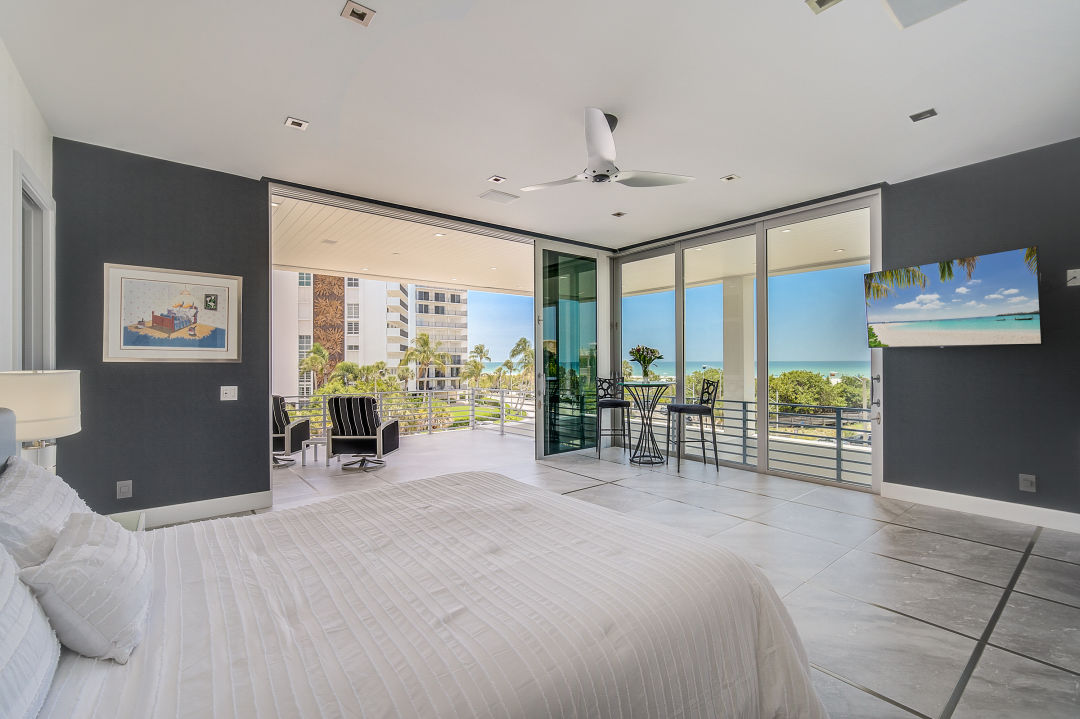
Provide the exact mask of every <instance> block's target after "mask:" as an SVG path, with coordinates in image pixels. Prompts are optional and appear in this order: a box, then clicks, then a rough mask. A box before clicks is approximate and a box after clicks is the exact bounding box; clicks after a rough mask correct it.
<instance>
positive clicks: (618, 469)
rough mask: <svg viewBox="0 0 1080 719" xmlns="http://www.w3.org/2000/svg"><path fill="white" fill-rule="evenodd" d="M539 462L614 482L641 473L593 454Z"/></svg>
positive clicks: (630, 466) (631, 467) (634, 468)
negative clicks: (585, 456) (571, 458)
mask: <svg viewBox="0 0 1080 719" xmlns="http://www.w3.org/2000/svg"><path fill="white" fill-rule="evenodd" d="M541 462H542V463H543V464H550V465H551V466H553V467H555V468H556V469H561V470H563V471H566V472H573V473H574V474H580V475H581V476H583V477H590V478H592V479H598V480H600V481H602V482H614V481H616V480H619V479H625V478H627V477H634V476H636V475H638V474H641V471H642V470H640V469H638V468H637V467H634V466H633V465H626V464H618V463H616V462H605V461H604V460H602V459H596V457H595V456H594V457H590V458H583V459H576V460H567V461H563V462H548V461H547V460H546V459H545V460H541Z"/></svg>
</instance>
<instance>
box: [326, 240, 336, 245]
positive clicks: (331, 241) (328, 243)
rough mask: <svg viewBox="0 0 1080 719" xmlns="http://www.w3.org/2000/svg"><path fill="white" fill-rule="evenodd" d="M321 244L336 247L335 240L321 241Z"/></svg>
mask: <svg viewBox="0 0 1080 719" xmlns="http://www.w3.org/2000/svg"><path fill="white" fill-rule="evenodd" d="M322 243H323V244H324V245H336V244H337V240H323V241H322Z"/></svg>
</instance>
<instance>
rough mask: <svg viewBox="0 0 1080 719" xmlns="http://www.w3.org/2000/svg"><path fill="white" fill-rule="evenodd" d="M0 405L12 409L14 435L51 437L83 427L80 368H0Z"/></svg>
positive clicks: (20, 437)
mask: <svg viewBox="0 0 1080 719" xmlns="http://www.w3.org/2000/svg"><path fill="white" fill-rule="evenodd" d="M0 407H7V408H8V409H10V410H11V411H12V412H14V413H15V439H16V440H17V441H21V442H25V441H30V440H35V439H54V438H56V437H66V436H67V435H69V434H75V433H76V432H78V431H79V430H81V429H82V412H81V410H80V406H79V370H68V369H64V370H44V371H41V372H0Z"/></svg>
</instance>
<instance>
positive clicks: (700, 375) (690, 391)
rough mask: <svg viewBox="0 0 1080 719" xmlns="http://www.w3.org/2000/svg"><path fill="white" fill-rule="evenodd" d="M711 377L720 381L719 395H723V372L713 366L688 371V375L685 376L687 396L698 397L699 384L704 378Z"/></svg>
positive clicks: (699, 394)
mask: <svg viewBox="0 0 1080 719" xmlns="http://www.w3.org/2000/svg"><path fill="white" fill-rule="evenodd" d="M707 379H711V380H713V381H715V382H720V387H721V392H720V394H721V396H722V395H723V382H724V373H723V371H722V370H718V369H716V368H715V367H709V368H708V369H704V370H700V369H699V370H694V371H693V372H691V373H690V376H689V377H687V378H686V389H687V397H700V396H701V385H702V384H703V383H704V382H703V381H704V380H707Z"/></svg>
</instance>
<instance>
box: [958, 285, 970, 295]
mask: <svg viewBox="0 0 1080 719" xmlns="http://www.w3.org/2000/svg"><path fill="white" fill-rule="evenodd" d="M968 292H971V290H969V289H968V288H967V287H957V288H956V294H958V295H966V294H967V293H968Z"/></svg>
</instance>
